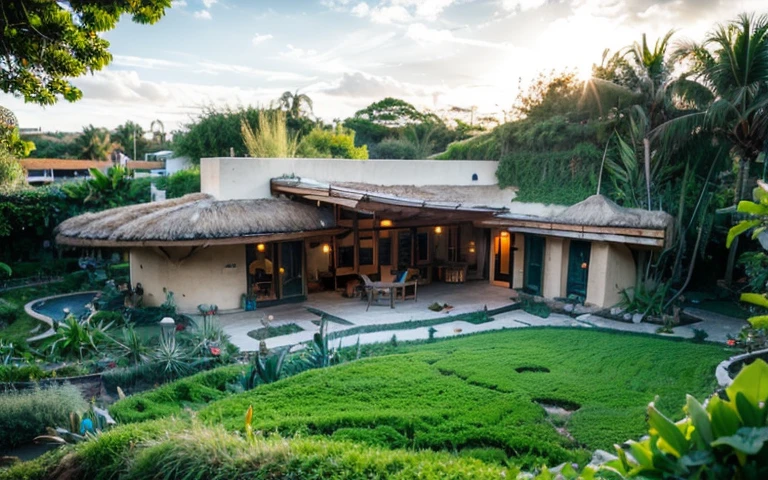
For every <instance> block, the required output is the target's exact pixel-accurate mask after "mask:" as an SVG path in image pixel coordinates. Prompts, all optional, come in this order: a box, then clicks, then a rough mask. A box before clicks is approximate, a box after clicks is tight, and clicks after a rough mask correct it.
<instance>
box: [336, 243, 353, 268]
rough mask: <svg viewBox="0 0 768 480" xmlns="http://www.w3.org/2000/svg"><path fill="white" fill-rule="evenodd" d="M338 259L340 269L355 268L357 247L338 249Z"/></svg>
mask: <svg viewBox="0 0 768 480" xmlns="http://www.w3.org/2000/svg"><path fill="white" fill-rule="evenodd" d="M337 250H338V252H337V254H338V255H337V258H338V267H339V268H344V267H354V266H355V247H354V246H348V247H338V249H337Z"/></svg>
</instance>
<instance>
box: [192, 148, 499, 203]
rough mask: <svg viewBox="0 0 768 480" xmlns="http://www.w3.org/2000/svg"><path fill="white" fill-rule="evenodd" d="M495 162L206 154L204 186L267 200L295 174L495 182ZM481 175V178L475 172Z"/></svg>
mask: <svg viewBox="0 0 768 480" xmlns="http://www.w3.org/2000/svg"><path fill="white" fill-rule="evenodd" d="M497 165H498V162H495V161H471V160H450V161H448V160H344V159H313V158H204V159H202V160H201V190H202V192H204V193H210V194H211V195H214V196H215V197H217V198H219V199H222V200H230V199H240V198H266V197H269V196H270V184H269V182H270V180H271V179H272V178H275V177H280V176H283V175H295V176H299V177H303V178H310V179H313V180H318V181H326V182H328V181H335V182H362V183H372V184H376V185H415V186H424V185H496V183H497V181H496V167H497ZM473 174H477V177H478V179H477V181H472V175H473Z"/></svg>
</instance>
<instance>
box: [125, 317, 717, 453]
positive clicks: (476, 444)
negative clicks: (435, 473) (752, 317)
mask: <svg viewBox="0 0 768 480" xmlns="http://www.w3.org/2000/svg"><path fill="white" fill-rule="evenodd" d="M387 351H390V352H391V351H394V352H396V354H394V355H388V356H383V357H378V358H369V359H364V360H360V361H356V362H351V363H348V364H344V365H341V366H338V367H334V368H330V369H325V370H313V371H309V372H304V373H302V374H299V375H297V376H294V377H291V378H288V379H284V380H282V381H280V382H277V383H274V384H270V385H262V386H259V387H258V388H256V389H255V390H252V391H250V392H246V393H243V394H239V395H232V396H228V397H227V398H223V399H220V400H215V401H212V402H211V403H210V404H208V405H207V406H205V407H203V408H202V409H201V410H200V411H199V413H198V418H200V419H201V420H203V421H204V422H211V423H215V424H219V423H221V424H223V425H224V426H225V427H226V428H228V429H230V430H235V429H236V430H241V429H242V428H243V420H242V419H243V414H244V412H245V411H246V410H247V408H248V406H249V405H253V406H254V410H255V412H254V429H256V430H262V431H265V432H274V431H277V432H279V433H280V434H282V435H286V436H292V435H295V434H301V435H320V436H325V437H330V438H333V439H340V440H351V441H353V442H357V443H364V444H369V445H376V446H380V447H386V448H408V449H432V450H443V451H448V452H461V451H468V452H469V451H473V450H476V449H477V448H482V449H486V450H487V449H494V451H496V452H498V451H502V452H504V454H506V455H507V456H509V457H512V458H514V459H515V461H516V462H517V463H521V464H524V465H535V464H541V463H547V464H550V465H553V464H557V463H560V462H562V461H566V460H581V461H583V460H585V459H586V458H587V457H588V455H589V454H588V453H587V451H588V450H593V449H596V448H602V449H612V445H613V444H614V443H616V442H621V441H623V440H626V439H629V438H636V437H638V436H640V435H641V434H642V433H643V432H644V431H646V425H645V407H646V406H647V404H648V402H650V401H652V400H653V398H654V396H655V395H657V394H658V395H660V397H661V399H660V401H659V403H658V405H659V406H660V408H661V409H662V410H663V411H664V412H665V413H667V414H669V415H671V416H673V417H680V416H682V409H681V408H682V405H683V403H684V401H685V394H686V393H691V394H693V395H695V396H696V397H698V398H702V399H703V398H704V397H706V396H707V395H708V394H710V393H711V392H712V390H713V388H714V368H715V366H716V365H717V363H718V362H720V361H721V360H723V359H724V358H726V357H727V356H728V353H727V352H725V351H724V350H723V348H722V347H719V346H715V345H709V344H704V345H700V344H693V343H690V342H682V341H674V340H669V339H662V338H655V337H650V336H641V335H629V334H622V333H613V332H603V331H591V330H584V329H573V330H571V329H533V328H531V329H520V330H512V331H505V332H495V333H488V334H481V335H475V336H471V337H466V338H460V339H453V340H445V341H439V342H435V343H432V344H421V345H408V344H404V345H401V346H400V347H397V348H394V349H392V348H388V349H387ZM526 367H528V368H526ZM531 367H533V368H531ZM541 367H544V368H541ZM518 368H519V369H521V370H523V371H521V372H518V371H517V370H516V369H518ZM530 370H534V371H530ZM536 370H538V371H536ZM546 370H549V372H546ZM201 378H202V377H201ZM206 383H208V382H206ZM164 388H165V387H164ZM208 388H215V387H213V386H212V385H211V386H209V387H208ZM188 389H189V386H185V387H182V390H184V391H187V390H188ZM172 390H173V389H172V388H170V387H168V388H165V390H164V391H163V392H162V394H160V395H158V394H154V395H153V393H152V392H149V393H147V394H144V395H143V396H142V395H139V396H136V397H133V398H129V399H128V400H126V401H124V402H120V403H118V404H116V406H115V407H114V408H113V412H115V413H118V414H119V416H122V417H123V418H124V419H125V420H129V419H130V420H137V419H141V418H152V417H157V416H167V415H170V414H173V413H175V412H178V411H180V409H181V408H182V406H181V405H180V402H179V401H178V400H173V399H171V398H170V397H169V396H168V393H170V392H171V391H172ZM158 393H160V392H158ZM201 393H202V392H201ZM212 397H214V398H212V400H214V399H215V398H219V397H220V395H216V394H214V395H212ZM537 401H543V402H545V403H556V404H557V403H559V404H565V405H571V406H577V407H579V408H578V410H576V411H575V412H574V413H573V414H572V416H571V417H570V418H568V419H567V420H565V421H563V420H562V419H553V418H549V417H548V416H547V414H546V413H545V411H544V410H543V408H542V407H540V406H539V405H538V404H537ZM166 407H170V409H169V408H166ZM131 409H133V410H134V412H131ZM144 412H146V414H150V415H149V416H146V415H143V413H144ZM153 412H155V414H153ZM555 426H558V427H564V428H565V429H566V430H567V432H569V433H570V435H572V437H573V440H570V439H568V438H566V437H565V436H564V435H562V434H561V433H558V431H557V430H556V428H555Z"/></svg>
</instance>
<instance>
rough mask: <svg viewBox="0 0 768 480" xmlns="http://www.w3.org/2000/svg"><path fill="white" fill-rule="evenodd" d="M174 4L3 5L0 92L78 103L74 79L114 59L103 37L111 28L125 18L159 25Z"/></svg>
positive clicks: (82, 0)
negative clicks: (61, 98)
mask: <svg viewBox="0 0 768 480" xmlns="http://www.w3.org/2000/svg"><path fill="white" fill-rule="evenodd" d="M170 6H171V0H142V1H136V0H110V1H108V2H105V1H104V0H77V1H71V0H70V1H56V2H49V1H34V0H15V1H3V2H2V8H0V9H1V10H2V13H3V14H2V15H0V91H2V92H5V93H8V94H12V95H18V96H21V97H24V100H25V101H26V102H33V103H39V104H41V105H51V104H54V103H56V102H57V101H58V99H59V96H62V97H63V98H65V99H66V100H68V101H70V102H73V101H76V100H79V99H80V98H81V97H82V92H81V91H80V90H79V89H78V88H77V87H75V86H74V85H72V83H71V82H70V79H71V78H74V77H79V76H82V75H85V74H86V73H88V72H94V71H96V70H101V69H102V68H104V67H105V66H106V65H108V64H109V63H110V62H111V61H112V55H111V54H110V53H109V50H108V48H109V42H108V41H107V40H106V39H104V38H102V37H101V36H100V35H99V33H101V32H105V31H108V30H111V29H113V28H114V27H115V25H116V24H117V22H118V20H119V19H120V17H121V16H122V15H123V14H128V15H131V16H132V19H133V21H134V22H137V23H145V24H152V23H155V22H157V21H158V20H160V18H162V16H163V15H164V14H165V9H166V8H170Z"/></svg>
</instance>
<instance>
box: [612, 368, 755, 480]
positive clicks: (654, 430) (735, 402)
mask: <svg viewBox="0 0 768 480" xmlns="http://www.w3.org/2000/svg"><path fill="white" fill-rule="evenodd" d="M766 379H768V364H766V363H765V362H764V361H763V360H760V359H758V360H755V362H754V363H752V364H750V365H748V366H746V367H744V369H743V370H742V371H741V372H740V373H739V375H738V376H737V377H736V378H735V379H734V380H733V383H732V384H731V385H730V386H729V387H728V388H726V389H725V392H724V395H720V396H719V395H714V396H712V397H711V398H710V399H709V401H708V402H707V403H706V406H704V405H702V404H701V403H699V402H698V401H697V400H696V399H695V398H693V397H692V396H690V395H689V396H688V397H687V400H686V407H685V410H686V413H687V416H686V417H685V418H683V419H682V420H680V421H679V422H673V421H672V420H670V419H669V418H667V417H665V416H664V415H663V414H662V413H661V412H659V410H658V409H657V408H656V406H655V405H654V403H651V404H650V405H649V406H648V424H649V426H650V431H649V436H648V437H647V438H645V439H643V440H641V441H639V442H635V441H630V442H628V444H627V449H626V450H625V449H624V448H621V447H619V446H617V447H616V448H617V451H618V454H619V458H618V459H616V460H614V461H611V462H608V463H607V464H605V465H604V466H603V468H604V469H607V470H611V471H613V472H614V473H617V474H619V475H620V476H621V477H622V478H628V477H640V478H702V479H703V478H738V479H755V480H757V479H762V478H768V460H767V459H768V422H767V421H766V417H767V416H768V405H766V403H767V401H768V382H766V381H765V380H766ZM627 450H628V451H627Z"/></svg>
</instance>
